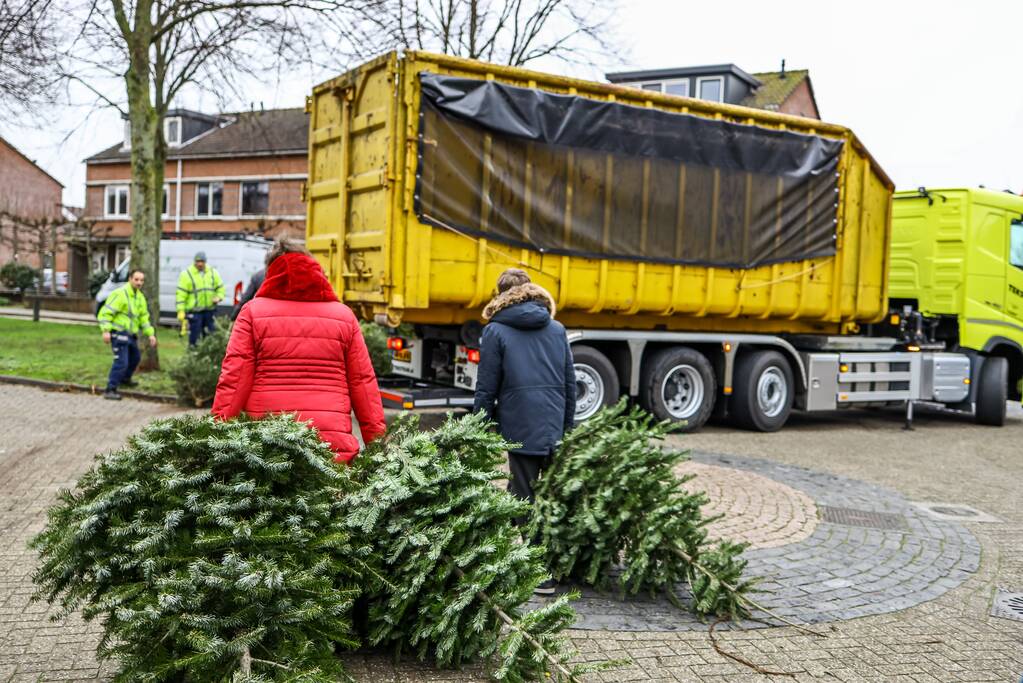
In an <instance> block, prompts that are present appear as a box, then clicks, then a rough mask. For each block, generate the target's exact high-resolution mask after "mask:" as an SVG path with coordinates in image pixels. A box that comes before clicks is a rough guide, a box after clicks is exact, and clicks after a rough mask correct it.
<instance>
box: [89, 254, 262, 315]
mask: <svg viewBox="0 0 1023 683" xmlns="http://www.w3.org/2000/svg"><path fill="white" fill-rule="evenodd" d="M272 245H273V242H272V241H271V240H267V239H263V238H261V237H248V236H241V235H240V236H238V237H237V238H222V239H163V240H160V320H161V322H171V321H173V320H174V319H175V317H176V312H175V295H176V293H177V287H178V276H179V275H181V271H183V270H185V269H186V268H188V267H189V266H190V265H192V260H193V259H194V258H195V253H196V252H197V251H204V252H206V263H207V264H209V265H211V266H213V267H214V268H216V269H217V272H218V273H220V277H221V278H222V279H223V280H224V289H225V291H226V294H227V297H226V298H225V299H224V300H223V301H221V302H220V305H219V306H217V313H218V314H224V315H226V314H229V313H230V312H231V309H232V308H234V305H235V304H236V303H237V302H238V299H239V298H241V295H242V292H244V291H245V287H246V286H248V284H249V279H250V278H251V277H252V276H253V275H254V274H255V273H256V272H257V271H259V270H261V269H262V268H263V266H264V261H265V259H266V252H267V251H269V249H270V247H271V246H272ZM129 263H130V259H125V260H124V261H122V262H121V263H120V264H118V266H117V270H115V271H113V272H112V273H110V277H109V278H107V281H106V282H104V283H103V286H102V287H100V290H99V291H98V292H97V293H96V310H99V307H100V306H102V305H103V302H104V301H106V299H107V297H108V296H110V293H111V292H113V291H114V290H115V289H117V288H118V287H120V286H121V285H122V284H124V282H126V281H127V279H128V267H129Z"/></svg>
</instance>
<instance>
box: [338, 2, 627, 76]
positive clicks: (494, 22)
mask: <svg viewBox="0 0 1023 683" xmlns="http://www.w3.org/2000/svg"><path fill="white" fill-rule="evenodd" d="M365 9H366V11H365V12H364V14H363V21H362V23H361V28H362V30H363V31H364V34H365V36H366V38H365V39H364V40H362V41H359V42H358V43H356V44H355V45H354V47H355V48H356V51H357V53H356V56H358V57H366V56H369V53H371V52H379V51H382V50H386V49H417V50H431V51H434V52H443V53H445V54H450V55H456V56H459V57H468V58H470V59H481V60H484V61H488V62H499V63H503V64H510V65H512V66H522V65H525V64H528V63H529V62H533V61H535V60H538V59H542V58H544V57H554V58H558V59H561V60H565V61H570V62H571V61H584V62H585V61H592V58H593V57H594V56H596V55H598V54H599V55H600V56H601V57H604V56H605V54H606V53H607V52H608V49H609V45H608V40H607V34H608V26H609V22H610V20H611V18H612V16H613V14H614V11H615V3H614V2H613V1H611V0H382V1H381V2H379V3H377V4H376V5H374V6H373V7H367V8H365ZM360 45H362V46H368V50H363V52H362V53H360V52H358V48H359V47H360Z"/></svg>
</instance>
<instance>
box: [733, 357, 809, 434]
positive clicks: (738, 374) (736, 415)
mask: <svg viewBox="0 0 1023 683" xmlns="http://www.w3.org/2000/svg"><path fill="white" fill-rule="evenodd" d="M732 384H733V386H734V387H735V393H734V394H732V400H731V403H730V404H729V406H728V412H729V413H730V414H731V416H732V417H733V419H734V420H735V424H736V425H738V426H739V427H742V428H743V429H752V430H755V431H758V432H776V431H778V430H779V429H781V428H782V425H784V424H785V422H786V420H788V419H789V414H790V413H791V412H792V399H793V398H794V394H795V390H794V389H795V387H794V386H793V381H792V368H791V367H789V362H788V361H787V360H786V359H785V356H783V355H781V354H780V353H778V352H777V351H756V352H753V353H748V354H743V355H740V356H739V358H737V359H736V362H735V376H734V379H733V382H732Z"/></svg>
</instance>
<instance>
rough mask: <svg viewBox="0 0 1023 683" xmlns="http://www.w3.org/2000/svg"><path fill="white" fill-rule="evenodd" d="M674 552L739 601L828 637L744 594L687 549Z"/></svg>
mask: <svg viewBox="0 0 1023 683" xmlns="http://www.w3.org/2000/svg"><path fill="white" fill-rule="evenodd" d="M672 552H674V553H675V554H676V555H678V556H679V557H681V558H682V559H683V560H685V561H686V562H688V563H689V564H690V565H692V566H693V567H694V568H695V569H696V570H697V571H698V572H700V573H701V574H703V575H704V576H706V577H707V578H708V579H711V580H714V581H719V582H720V584H721V587H722V588H724V589H725V590H727V591H728V592H729V593H731V594H732V595H733V596H734V597H735V599H736V600H739V601H741V602H743V603H745V604H746V605H748V606H749V607H752V608H753V609H758V610H760V611H761V612H764V613H765V614H767V615H769V616H771V617H773V618H775V619H777V620H778V621H780V622H782V623H784V624H787V625H789V626H792V627H794V628H796V629H798V630H799V631H801V632H802V633H806V634H807V635H811V636H817V637H818V638H827V637H828V636H827V634H826V633H821V632H820V631H814V630H813V629H811V628H808V627H807V626H805V625H800V624H797V623H795V622H794V621H791V620H789V619H787V618H785V617H783V616H782V615H780V614H778V613H777V612H774V611H773V610H771V609H769V608H767V607H765V606H763V605H762V604H760V603H759V602H757V601H756V600H754V599H753V598H750V597H748V596H746V595H744V594H743V592H742V591H741V590H740V589H739V588H737V587H736V586H733V585H732V584H730V583H728V582H727V581H722V580H721V579H720V578H719V577H718V576H717V575H716V574H714V573H713V572H711V571H710V570H709V569H707V568H706V567H704V566H703V565H702V564H700V563H699V562H697V561H696V560H695V559H694V558H693V557H692V556H691V555H689V553H687V552H686V551H684V550H682V549H681V548H672Z"/></svg>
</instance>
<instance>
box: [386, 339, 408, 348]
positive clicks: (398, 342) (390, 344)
mask: <svg viewBox="0 0 1023 683" xmlns="http://www.w3.org/2000/svg"><path fill="white" fill-rule="evenodd" d="M387 348H389V349H390V350H391V351H401V350H402V349H404V348H405V340H404V339H402V338H401V337H388V338H387Z"/></svg>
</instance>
